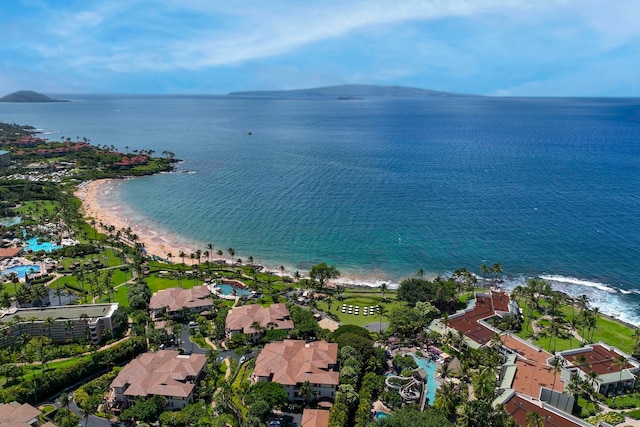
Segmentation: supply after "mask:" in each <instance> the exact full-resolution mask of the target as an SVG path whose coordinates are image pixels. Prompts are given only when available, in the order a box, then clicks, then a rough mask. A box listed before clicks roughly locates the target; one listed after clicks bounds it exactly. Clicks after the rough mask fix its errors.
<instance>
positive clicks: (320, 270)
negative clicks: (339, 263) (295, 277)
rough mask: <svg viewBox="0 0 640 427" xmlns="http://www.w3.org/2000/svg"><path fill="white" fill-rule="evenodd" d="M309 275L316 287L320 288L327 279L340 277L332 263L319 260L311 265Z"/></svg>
mask: <svg viewBox="0 0 640 427" xmlns="http://www.w3.org/2000/svg"><path fill="white" fill-rule="evenodd" d="M309 277H310V278H311V280H312V281H313V283H314V284H315V285H316V287H317V288H318V289H322V288H324V285H325V284H326V283H327V281H328V280H331V279H337V278H338V277H340V271H338V269H337V268H336V267H335V266H334V265H327V263H325V262H321V263H319V264H316V265H313V266H311V269H310V270H309Z"/></svg>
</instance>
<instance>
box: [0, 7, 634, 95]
mask: <svg viewBox="0 0 640 427" xmlns="http://www.w3.org/2000/svg"><path fill="white" fill-rule="evenodd" d="M638 21H640V3H638V2H634V1H632V0H620V1H616V2H615V3H614V4H612V3H606V2H602V1H598V0H586V1H584V0H583V1H578V0H566V1H562V2H557V1H554V0H542V1H540V2H536V3H525V2H514V1H512V0H477V1H474V2H467V1H463V0H451V1H447V2H439V1H406V2H401V3H397V2H394V1H390V0H389V1H387V0H379V1H375V2H369V1H354V2H348V3H344V2H338V1H327V2H318V1H311V2H305V3H299V2H293V1H290V0H277V1H274V2H268V3H264V2H257V1H252V0H250V1H243V2H236V1H233V0H232V1H229V2H225V3H223V4H221V3H219V2H214V3H212V2H208V1H202V0H194V1H191V2H189V3H188V4H183V3H181V2H176V1H167V2H164V1H163V2H154V1H151V2H133V3H132V2H129V1H126V0H113V1H110V2H89V3H87V2H83V1H79V0H70V1H69V2H64V4H60V2H58V1H56V0H43V1H40V2H37V3H33V2H9V3H8V4H7V5H5V8H4V13H3V14H1V15H0V25H2V27H3V29H4V30H5V31H4V32H3V39H4V43H2V44H1V45H0V55H2V58H3V73H2V75H1V76H0V93H11V92H15V91H17V90H22V89H29V90H34V91H37V92H41V93H47V94H49V93H51V94H58V93H61V94H65V93H67V94H74V93H79V94H103V93H107V94H185V95H191V94H220V95H223V94H227V93H229V92H236V91H249V90H250V91H254V90H289V89H294V88H315V87H325V86H334V85H340V84H346V83H349V84H375V85H384V86H394V85H397V86H406V87H417V88H425V89H430V90H435V91H443V92H454V93H464V94H475V95H489V96H496V95H498V96H527V97H529V96H535V97H547V96H554V97H575V96H579V97H637V96H640V76H639V73H640V71H638V68H637V67H636V64H637V63H639V62H640V49H638V46H639V45H640V44H639V43H638V39H639V38H640V26H638V25H637V22H638Z"/></svg>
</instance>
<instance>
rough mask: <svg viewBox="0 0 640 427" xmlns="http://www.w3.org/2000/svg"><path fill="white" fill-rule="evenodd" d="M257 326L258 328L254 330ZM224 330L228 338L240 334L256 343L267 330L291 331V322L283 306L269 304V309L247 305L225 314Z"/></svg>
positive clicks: (256, 305) (287, 311)
mask: <svg viewBox="0 0 640 427" xmlns="http://www.w3.org/2000/svg"><path fill="white" fill-rule="evenodd" d="M258 324H259V325H260V327H259V328H257V329H256V326H257V325H258ZM225 329H226V334H227V337H228V338H231V336H232V335H233V334H236V333H242V334H245V335H247V336H249V337H251V339H252V341H254V342H256V341H257V340H258V339H259V338H260V337H261V336H262V334H263V333H264V332H265V331H267V330H269V329H278V330H283V331H289V330H291V329H293V320H291V318H290V316H289V309H288V308H287V306H286V305H285V304H271V305H270V306H269V307H262V306H261V305H259V304H248V305H243V306H241V307H235V308H233V309H231V310H230V311H229V313H227V318H226V321H225Z"/></svg>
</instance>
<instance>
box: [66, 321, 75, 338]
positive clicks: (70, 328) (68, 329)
mask: <svg viewBox="0 0 640 427" xmlns="http://www.w3.org/2000/svg"><path fill="white" fill-rule="evenodd" d="M75 327H76V322H74V321H73V320H71V319H67V320H65V321H64V330H65V331H66V334H67V340H69V339H71V334H72V333H73V329H74V328H75Z"/></svg>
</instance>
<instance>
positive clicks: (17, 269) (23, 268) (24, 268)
mask: <svg viewBox="0 0 640 427" xmlns="http://www.w3.org/2000/svg"><path fill="white" fill-rule="evenodd" d="M31 270H33V273H37V272H39V271H40V267H38V266H37V265H14V266H13V267H9V268H5V269H4V271H2V273H1V275H2V276H6V275H8V274H9V273H11V272H14V273H16V274H17V275H18V277H20V278H21V279H24V278H25V277H26V276H27V273H32V271H31Z"/></svg>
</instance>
